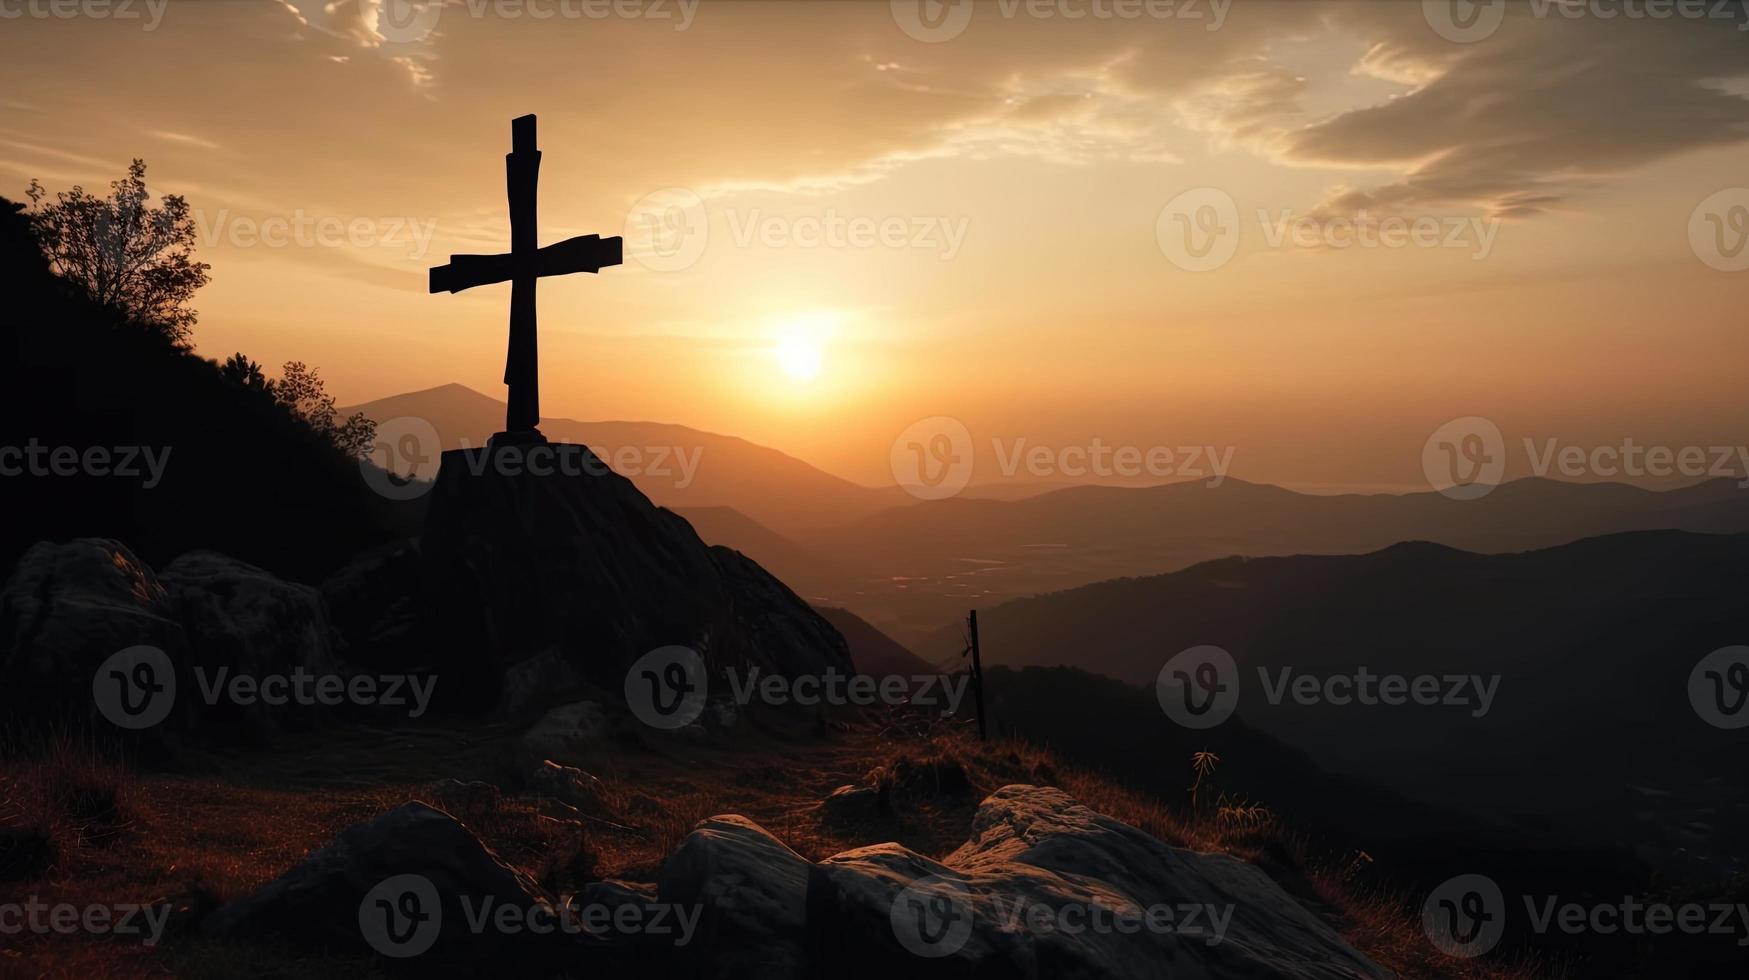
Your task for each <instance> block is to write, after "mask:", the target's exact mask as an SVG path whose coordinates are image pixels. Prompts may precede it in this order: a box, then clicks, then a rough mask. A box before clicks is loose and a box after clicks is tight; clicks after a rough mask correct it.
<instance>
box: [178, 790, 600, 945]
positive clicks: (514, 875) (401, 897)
mask: <svg viewBox="0 0 1749 980" xmlns="http://www.w3.org/2000/svg"><path fill="white" fill-rule="evenodd" d="M537 907H550V906H548V904H547V902H546V900H545V898H544V897H543V896H541V894H540V891H539V889H538V887H537V886H536V885H535V883H534V882H533V881H531V880H530V879H529V878H528V877H527V876H525V875H523V874H521V873H519V872H517V871H514V870H512V869H511V868H509V867H507V866H505V865H504V864H503V863H501V862H500V861H499V860H498V858H497V856H496V855H494V854H493V853H492V852H491V851H490V850H487V849H486V847H485V846H484V845H482V844H481V843H480V841H479V840H478V839H477V838H475V837H474V835H473V834H472V833H470V832H469V831H468V830H467V828H465V827H463V826H462V825H461V824H460V823H457V822H456V820H455V819H454V818H453V817H451V816H450V815H449V814H447V813H444V812H442V811H440V810H434V809H432V808H431V807H428V806H426V805H425V804H423V803H408V804H405V805H403V806H401V807H399V808H397V809H395V810H391V811H390V812H388V813H385V814H383V815H382V816H380V817H378V818H376V819H375V820H372V821H370V822H369V823H363V824H359V825H357V826H354V827H351V828H348V829H347V830H345V831H343V832H341V834H340V836H338V837H336V838H335V839H334V843H332V844H330V845H329V846H327V847H325V848H323V849H322V850H319V851H317V852H315V853H314V854H311V855H310V856H309V857H308V858H306V859H305V860H304V862H303V863H302V864H299V865H298V866H297V867H295V868H293V869H291V870H290V871H288V872H286V874H285V875H284V876H282V877H280V878H279V879H278V880H277V881H274V882H272V883H271V884H269V885H268V886H267V887H265V888H263V889H262V890H261V891H259V892H257V893H256V894H255V895H253V896H251V897H249V898H246V899H243V900H242V901H240V902H236V903H233V904H231V905H227V906H225V907H223V908H221V909H219V910H218V911H216V912H214V913H213V914H212V915H210V916H208V917H207V919H206V921H205V922H204V923H203V929H204V931H205V932H206V933H207V934H208V935H211V936H214V937H217V938H225V939H232V938H245V937H254V936H275V937H281V938H285V939H290V940H292V941H293V942H295V943H297V944H298V945H300V946H303V947H305V948H310V949H316V950H323V951H329V952H343V953H360V954H371V953H375V954H378V955H382V956H387V957H391V958H394V959H405V960H407V961H408V963H409V965H411V966H413V967H414V968H416V969H417V970H418V971H419V972H422V973H430V972H434V971H451V972H476V971H491V972H493V973H494V974H500V975H509V974H511V973H514V972H517V971H528V970H544V969H553V968H555V967H557V966H558V965H559V964H561V963H563V962H565V961H566V959H567V958H568V957H569V956H571V955H575V954H576V953H577V952H578V951H579V947H578V943H579V942H580V940H579V939H578V937H577V936H576V935H574V934H566V933H565V932H563V931H559V930H554V931H550V932H547V933H544V934H543V933H538V932H535V931H533V930H529V929H526V928H507V927H505V926H503V925H502V924H501V923H503V922H505V921H513V922H527V921H529V918H528V916H529V915H530V913H531V912H532V911H533V910H534V909H536V908H537ZM506 909H508V910H510V911H508V912H506V911H503V910H506ZM501 916H503V917H505V918H500V917H501ZM476 923H478V925H476Z"/></svg>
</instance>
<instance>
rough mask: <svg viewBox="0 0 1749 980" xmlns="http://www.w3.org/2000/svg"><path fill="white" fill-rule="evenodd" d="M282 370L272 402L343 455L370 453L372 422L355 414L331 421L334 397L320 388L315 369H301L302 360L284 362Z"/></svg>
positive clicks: (335, 412)
mask: <svg viewBox="0 0 1749 980" xmlns="http://www.w3.org/2000/svg"><path fill="white" fill-rule="evenodd" d="M284 370H285V374H284V375H283V376H282V377H281V378H280V379H279V380H278V381H275V382H272V389H271V390H272V392H273V397H274V399H275V400H277V401H278V402H279V403H280V404H281V405H284V406H285V407H286V409H287V410H288V411H290V412H291V413H292V414H293V415H295V416H297V417H298V418H300V419H303V420H304V424H306V425H308V426H309V427H310V428H311V429H312V430H314V431H315V432H316V433H317V434H318V435H321V436H324V437H326V438H327V439H328V440H329V441H331V442H333V443H334V446H335V448H337V449H339V450H340V451H341V452H343V453H345V454H346V455H348V456H353V457H359V458H362V457H363V456H364V455H365V454H366V453H368V452H370V448H371V443H372V442H374V441H375V440H376V434H377V424H376V423H375V422H372V421H371V420H370V419H367V418H365V417H364V416H363V415H360V414H358V413H354V414H352V415H349V416H347V417H346V419H345V420H344V421H338V422H337V421H335V416H336V414H337V411H336V409H335V408H334V396H333V395H330V394H328V391H327V389H326V388H324V387H323V386H322V378H321V376H320V375H319V374H317V373H316V369H315V368H307V367H305V366H304V362H302V361H287V362H285V369H284Z"/></svg>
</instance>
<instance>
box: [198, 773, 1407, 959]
mask: <svg viewBox="0 0 1749 980" xmlns="http://www.w3.org/2000/svg"><path fill="white" fill-rule="evenodd" d="M457 785H467V784H457ZM482 909H486V910H488V911H489V912H490V914H482ZM501 909H510V910H511V911H510V912H508V913H506V912H502V911H494V910H501ZM554 909H557V910H559V914H560V917H559V919H558V921H559V922H561V923H564V922H566V921H570V922H573V923H577V924H588V923H593V924H592V925H586V926H585V927H584V928H575V927H573V928H569V929H567V928H564V927H561V928H558V929H554V930H547V931H546V932H544V933H543V932H541V931H538V930H530V929H525V928H516V927H514V925H512V926H511V927H506V926H504V925H503V923H505V922H507V921H508V922H510V923H512V924H514V923H518V922H522V921H527V920H528V917H530V916H532V915H534V914H535V910H546V911H548V912H551V911H552V910H554ZM567 914H568V918H567ZM203 928H204V930H205V931H206V932H207V933H208V934H210V935H213V936H217V937H221V938H231V937H240V936H250V935H258V934H271V935H277V936H280V937H283V938H285V939H289V940H290V941H292V942H295V943H297V944H298V945H301V946H304V947H306V948H315V949H320V950H328V951H338V952H347V951H350V952H360V951H374V952H376V953H378V954H380V955H381V956H384V957H389V958H391V959H395V960H405V961H406V963H407V964H408V965H409V966H410V967H412V968H413V969H414V970H415V971H416V972H418V973H419V974H421V975H424V974H431V973H440V972H451V973H455V972H466V973H490V974H492V975H500V976H504V975H549V974H551V975H589V974H592V975H597V976H662V977H669V978H708V980H730V978H741V977H750V976H759V977H775V978H780V980H782V978H798V980H799V978H804V977H818V976H825V977H850V978H865V977H866V978H869V980H875V978H880V980H891V978H893V977H905V978H934V977H942V978H946V977H955V978H963V977H1003V978H1016V980H1056V978H1059V977H1067V978H1087V980H1096V978H1098V980H1103V978H1107V977H1118V978H1135V980H1153V978H1157V977H1162V976H1167V977H1181V978H1186V980H1266V978H1271V980H1278V978H1288V980H1384V978H1387V977H1389V976H1390V974H1389V973H1388V972H1386V971H1385V970H1383V969H1381V968H1380V967H1378V966H1377V965H1376V964H1374V963H1372V962H1370V961H1369V960H1368V959H1366V958H1365V957H1364V956H1362V955H1360V954H1359V953H1358V952H1356V951H1355V950H1354V949H1353V948H1351V947H1350V946H1349V945H1348V944H1347V943H1346V942H1344V941H1343V940H1342V938H1341V936H1339V935H1338V934H1337V933H1336V931H1335V930H1334V929H1332V928H1331V927H1330V926H1329V925H1328V924H1327V923H1325V922H1324V921H1323V920H1322V919H1320V918H1319V917H1318V916H1316V915H1314V914H1313V913H1312V912H1310V911H1309V910H1307V909H1306V908H1305V907H1304V906H1302V905H1300V904H1299V902H1297V901H1296V900H1295V899H1294V898H1293V897H1292V896H1291V895H1289V894H1287V893H1286V892H1285V891H1283V890H1282V889H1281V887H1280V886H1278V885H1277V884H1276V883H1275V882H1274V881H1272V880H1271V879H1270V878H1269V877H1268V876H1267V875H1265V874H1264V873H1263V872H1262V871H1261V870H1259V869H1257V868H1255V867H1253V866H1251V865H1249V864H1246V863H1245V862H1243V861H1240V860H1238V859H1237V858H1233V857H1231V856H1228V855H1222V854H1199V853H1195V852H1192V851H1186V850H1183V849H1180V848H1175V847H1171V846H1168V845H1167V844H1164V843H1162V842H1161V841H1159V840H1156V839H1155V838H1153V837H1150V836H1149V835H1147V834H1145V833H1143V832H1142V831H1140V830H1137V829H1136V828H1134V827H1131V826H1129V825H1127V824H1124V823H1121V822H1119V821H1117V820H1113V819H1112V818H1110V817H1107V816H1104V815H1101V814H1099V813H1095V812H1094V811H1092V810H1090V809H1088V808H1087V807H1085V806H1082V805H1081V804H1079V803H1076V802H1075V801H1074V800H1072V799H1070V798H1069V797H1068V796H1066V795H1064V794H1063V793H1062V792H1061V791H1059V790H1055V789H1041V788H1038V787H1033V786H1007V787H1004V788H1002V789H1000V790H998V791H997V792H995V793H993V794H991V795H990V796H989V797H988V798H986V799H985V800H984V802H983V804H982V805H981V806H980V807H979V808H978V812H977V814H976V816H975V817H974V819H973V825H972V834H971V838H970V839H969V840H968V841H967V842H966V843H965V844H964V845H963V846H961V847H960V848H959V849H958V850H956V851H954V852H953V853H952V854H950V855H948V856H947V857H946V858H945V859H944V860H941V861H935V860H932V859H930V858H928V857H926V856H924V855H922V854H918V853H916V852H914V851H911V850H909V849H907V848H905V847H903V846H901V845H899V844H891V843H889V844H879V845H875V846H872V847H863V848H858V849H856V850H852V851H846V852H844V853H842V854H838V855H835V856H833V857H830V858H827V859H826V860H824V861H821V862H819V863H817V864H815V863H810V862H809V861H808V860H806V859H805V858H803V857H802V856H801V855H799V854H797V853H796V852H794V851H792V850H790V849H789V848H788V847H786V846H785V845H784V844H783V843H782V842H781V841H779V840H778V839H777V838H775V837H773V836H772V835H771V834H769V833H767V832H766V831H765V830H764V829H763V828H761V827H760V826H758V825H757V824H755V823H753V822H752V821H750V820H748V819H747V818H745V817H740V816H732V815H725V816H717V817H711V818H710V819H708V820H705V821H702V822H701V823H699V825H698V826H697V827H695V828H694V829H693V831H692V833H691V834H689V835H688V836H687V838H686V839H685V841H684V842H682V844H681V846H680V847H679V849H677V850H676V851H675V852H674V854H673V855H672V856H670V857H669V858H668V860H667V862H666V863H665V864H664V865H663V868H662V872H661V875H660V880H659V881H658V882H657V883H656V884H655V885H654V886H651V885H646V884H638V883H633V882H625V881H597V882H591V883H589V884H587V885H585V886H584V887H583V888H582V889H581V891H580V892H579V893H578V894H577V895H575V896H571V897H568V898H561V899H558V900H557V901H554V900H552V899H550V898H549V897H548V896H547V895H546V894H544V893H543V892H541V891H540V889H539V888H538V887H537V886H536V885H535V884H534V882H532V881H531V880H530V879H529V878H528V877H527V876H526V875H523V874H521V873H519V872H517V871H514V870H512V869H510V868H508V867H506V866H505V865H503V864H502V863H501V862H499V861H498V859H497V858H496V857H495V856H494V855H493V854H492V852H491V851H490V850H488V849H487V848H486V847H484V846H483V845H482V844H481V843H480V842H479V840H478V839H476V838H475V837H474V836H473V834H472V833H471V832H469V831H468V829H467V828H466V827H464V826H463V825H462V824H461V823H459V822H457V821H456V819H455V818H453V817H451V816H450V815H449V814H446V813H443V812H440V811H437V810H433V809H431V808H430V807H428V806H426V805H424V804H422V803H408V804H406V805H404V806H402V807H400V808H399V809H396V810H394V811H391V812H389V813H387V814H384V815H382V816H380V817H378V818H376V819H375V820H372V821H370V822H368V823H364V824H360V825H358V826H355V827H352V828H350V829H348V830H346V831H344V832H343V833H341V834H340V835H339V837H338V838H336V839H335V841H334V843H333V844H332V845H330V846H328V847H326V848H324V849H322V850H320V851H317V852H316V853H314V854H312V855H311V856H310V857H309V858H308V859H307V860H305V861H304V862H303V863H302V864H300V865H298V866H297V867H295V868H293V869H292V870H291V871H290V872H288V873H287V874H285V875H284V876H283V877H281V878H280V879H279V880H277V881H275V882H273V883H271V884H269V885H268V886H267V887H265V888H263V889H262V890H261V891H260V892H258V893H257V894H255V895H253V896H251V897H249V898H246V899H243V900H242V901H239V902H236V903H235V904H232V905H228V906H225V907H224V908H221V909H219V910H218V911H216V912H213V913H212V914H210V915H209V916H208V917H207V918H206V920H205V921H204V923H203ZM531 971H532V973H531Z"/></svg>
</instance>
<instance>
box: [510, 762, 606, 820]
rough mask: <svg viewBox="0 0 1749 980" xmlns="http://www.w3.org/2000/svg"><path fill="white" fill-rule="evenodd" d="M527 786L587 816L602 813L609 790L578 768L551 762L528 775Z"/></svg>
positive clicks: (541, 765) (542, 764) (545, 763)
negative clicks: (587, 814)
mask: <svg viewBox="0 0 1749 980" xmlns="http://www.w3.org/2000/svg"><path fill="white" fill-rule="evenodd" d="M528 786H529V788H530V789H532V790H534V791H535V792H536V793H539V794H540V795H542V796H545V797H548V798H549V799H554V800H558V801H559V802H560V803H563V804H565V805H566V806H568V807H572V808H573V809H576V810H580V811H582V812H584V813H599V812H601V810H602V809H603V807H604V806H605V805H606V794H607V789H606V787H604V786H602V784H601V780H599V779H597V778H595V777H594V776H592V775H590V774H589V773H586V772H584V771H583V770H581V769H578V768H576V767H575V766H561V765H559V764H558V763H557V762H554V761H552V760H551V759H548V760H547V761H545V762H542V763H541V764H540V765H538V766H536V767H535V768H534V771H533V772H531V773H529V776H528Z"/></svg>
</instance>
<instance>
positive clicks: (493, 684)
mask: <svg viewBox="0 0 1749 980" xmlns="http://www.w3.org/2000/svg"><path fill="white" fill-rule="evenodd" d="M429 504H430V507H429V511H428V512H427V516H426V525H425V530H424V534H423V535H422V536H421V550H422V557H421V563H420V567H421V574H420V595H421V608H422V610H423V612H424V615H425V616H427V617H428V623H429V625H430V627H431V629H430V631H429V632H430V635H431V636H433V637H434V638H436V639H437V640H439V641H440V642H441V643H442V644H443V647H444V649H445V650H446V651H447V654H448V655H447V656H446V657H444V661H445V663H444V666H443V669H444V670H445V671H446V673H448V674H451V675H454V676H456V677H458V679H459V680H460V683H459V684H458V685H457V686H458V687H460V688H463V689H466V690H471V691H478V692H479V693H480V699H481V700H482V701H483V702H485V703H487V704H495V705H496V706H498V707H501V708H505V709H511V710H514V709H517V708H520V707H523V706H525V705H527V704H529V703H532V702H536V701H539V700H544V699H548V698H551V697H553V696H555V695H562V694H563V693H565V691H566V690H567V689H574V688H576V687H579V686H581V685H582V684H584V683H585V682H593V683H594V684H597V685H599V686H601V687H605V688H607V689H609V690H619V689H620V688H621V686H622V685H623V683H624V680H625V672H626V670H627V668H628V667H629V666H630V665H631V664H632V662H633V661H635V660H636V659H637V658H638V657H639V656H642V655H643V654H645V653H647V652H649V651H651V650H653V649H656V648H658V647H662V646H668V645H681V646H688V647H691V648H693V649H695V650H698V651H700V653H701V654H702V655H704V656H705V657H706V659H707V661H708V662H709V664H710V665H711V666H712V667H722V666H726V665H734V664H757V665H760V666H761V667H763V668H764V669H766V670H776V671H779V672H781V673H785V674H787V675H790V676H794V675H797V674H801V673H823V672H824V671H825V670H826V669H827V668H829V667H830V668H835V669H838V670H842V671H848V670H849V667H850V661H849V653H848V651H847V648H846V646H845V643H844V639H843V637H842V636H840V635H839V634H838V632H837V630H835V629H833V628H832V627H831V625H830V624H828V623H826V622H825V621H824V620H823V619H821V618H820V617H819V615H818V614H816V613H815V612H814V611H813V610H812V609H811V608H810V607H809V606H808V605H807V604H806V603H804V602H802V601H801V599H799V598H797V597H796V595H795V594H794V593H793V592H791V591H790V590H789V589H787V588H785V587H784V586H783V584H782V583H780V582H778V581H777V580H776V579H774V578H772V577H771V576H770V575H768V574H766V573H765V572H764V570H763V569H760V568H759V566H758V565H757V564H755V563H753V562H752V561H750V560H748V559H746V558H745V557H743V556H741V555H739V554H737V553H735V552H731V551H727V550H726V549H720V548H719V549H713V548H710V547H708V546H706V545H705V543H704V542H703V541H701V540H700V539H699V537H698V535H697V534H696V533H694V532H693V530H692V527H691V525H689V524H687V523H686V521H685V520H683V519H682V518H680V517H679V516H677V515H675V514H673V513H672V512H670V511H668V510H665V509H663V508H660V507H657V506H655V505H654V504H652V503H650V501H649V499H648V498H646V497H645V496H644V495H643V494H642V493H640V492H639V491H638V490H637V488H635V487H634V486H632V484H631V482H630V481H629V480H626V479H625V478H624V477H621V476H619V475H618V474H616V473H614V472H612V471H611V470H609V469H608V468H607V467H606V466H605V465H604V464H602V463H601V461H600V460H598V459H597V458H596V457H595V456H594V454H592V453H591V452H590V451H589V450H588V449H587V448H586V447H583V446H574V445H565V444H545V443H541V444H535V445H526V446H518V445H494V446H493V447H491V448H482V449H470V450H454V451H451V452H446V453H444V455H443V464H442V467H441V469H440V470H439V472H438V477H437V481H436V484H435V485H434V486H433V488H432V491H431V493H430V496H429Z"/></svg>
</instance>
